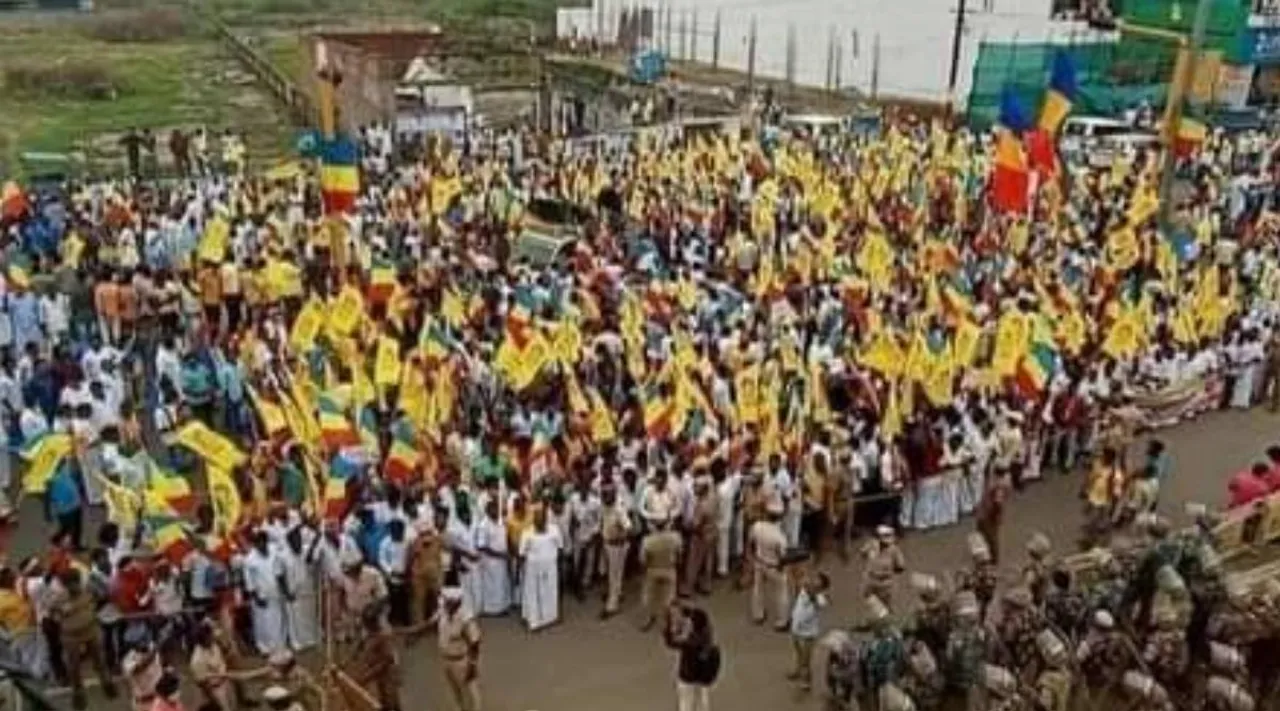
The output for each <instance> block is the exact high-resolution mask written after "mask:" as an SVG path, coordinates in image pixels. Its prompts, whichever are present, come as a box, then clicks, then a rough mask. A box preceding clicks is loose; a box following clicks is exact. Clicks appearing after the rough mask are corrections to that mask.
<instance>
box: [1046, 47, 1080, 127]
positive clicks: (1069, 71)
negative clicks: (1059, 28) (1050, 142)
mask: <svg viewBox="0 0 1280 711" xmlns="http://www.w3.org/2000/svg"><path fill="white" fill-rule="evenodd" d="M1079 92H1080V85H1079V82H1078V81H1077V79H1076V64H1075V61H1074V60H1072V59H1071V55H1070V54H1068V53H1066V52H1065V51H1061V50H1059V51H1058V52H1056V53H1055V54H1054V55H1053V66H1052V68H1051V70H1050V72H1049V91H1048V92H1047V93H1046V94H1045V97H1044V105H1043V106H1041V107H1040V122H1039V128H1040V130H1042V131H1044V132H1045V133H1046V134H1048V135H1049V136H1056V135H1057V134H1058V129H1059V128H1061V127H1062V122H1063V121H1064V120H1066V118H1067V114H1069V113H1071V106H1072V104H1074V103H1075V100H1076V95H1077V94H1079Z"/></svg>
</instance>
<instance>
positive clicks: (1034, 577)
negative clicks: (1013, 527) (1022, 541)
mask: <svg viewBox="0 0 1280 711" xmlns="http://www.w3.org/2000/svg"><path fill="white" fill-rule="evenodd" d="M1052 551H1053V544H1052V543H1051V542H1050V541H1049V537H1048V536H1046V535H1044V534H1043V533H1036V534H1035V535H1033V536H1032V537H1031V540H1029V541H1027V563H1026V565H1024V566H1022V575H1021V584H1022V585H1025V586H1026V587H1027V589H1028V590H1030V591H1031V599H1032V600H1034V601H1035V604H1036V605H1040V604H1043V603H1044V597H1045V592H1046V591H1047V590H1048V588H1049V572H1050V570H1051V568H1050V565H1049V554H1050V553H1051V552H1052Z"/></svg>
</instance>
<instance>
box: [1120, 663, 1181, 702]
mask: <svg viewBox="0 0 1280 711" xmlns="http://www.w3.org/2000/svg"><path fill="white" fill-rule="evenodd" d="M1121 686H1122V687H1123V688H1124V693H1125V696H1126V697H1127V698H1128V699H1129V701H1130V702H1131V703H1132V704H1133V705H1132V706H1130V707H1129V709H1130V711H1173V700H1172V699H1170V698H1169V692H1168V691H1167V690H1165V688H1164V687H1163V686H1160V684H1159V683H1158V682H1157V681H1156V680H1155V679H1152V678H1151V677H1149V676H1147V675H1146V674H1143V673H1142V672H1139V671H1127V672H1125V673H1124V677H1123V680H1122V681H1121Z"/></svg>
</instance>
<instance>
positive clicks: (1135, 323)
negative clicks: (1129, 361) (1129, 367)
mask: <svg viewBox="0 0 1280 711" xmlns="http://www.w3.org/2000/svg"><path fill="white" fill-rule="evenodd" d="M1141 330H1142V326H1141V322H1140V319H1139V317H1138V315H1137V312H1136V311H1135V310H1134V309H1124V310H1123V311H1121V312H1120V316H1119V318H1117V319H1116V320H1115V323H1113V324H1111V330H1110V331H1108V332H1107V337H1106V339H1105V340H1103V342H1102V352H1104V353H1106V354H1107V355H1109V356H1111V357H1112V358H1116V359H1120V358H1126V357H1129V356H1132V355H1135V354H1136V353H1137V352H1138V348H1140V347H1141V344H1142V335H1141Z"/></svg>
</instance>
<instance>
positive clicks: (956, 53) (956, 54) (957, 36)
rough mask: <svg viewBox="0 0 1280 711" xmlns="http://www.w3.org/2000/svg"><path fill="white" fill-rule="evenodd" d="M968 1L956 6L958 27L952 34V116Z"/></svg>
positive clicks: (949, 95)
mask: <svg viewBox="0 0 1280 711" xmlns="http://www.w3.org/2000/svg"><path fill="white" fill-rule="evenodd" d="M967 6H968V1H967V0H960V6H959V7H958V8H956V27H955V31H954V32H953V33H952V35H951V72H950V74H949V76H948V78H947V116H948V117H950V116H951V113H952V111H953V110H954V108H955V105H956V79H957V78H958V77H959V76H960V43H961V42H962V41H963V40H964V14H965V11H966V10H967V9H968V7H967Z"/></svg>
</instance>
